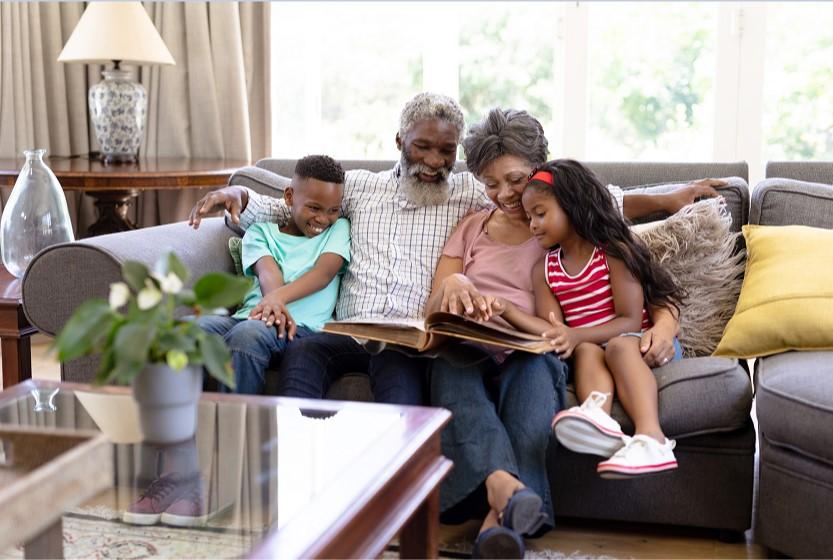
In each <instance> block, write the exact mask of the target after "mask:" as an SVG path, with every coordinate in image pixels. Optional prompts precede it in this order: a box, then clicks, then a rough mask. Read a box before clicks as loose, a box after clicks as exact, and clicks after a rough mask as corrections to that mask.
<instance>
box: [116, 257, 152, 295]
mask: <svg viewBox="0 0 833 560" xmlns="http://www.w3.org/2000/svg"><path fill="white" fill-rule="evenodd" d="M121 275H122V277H123V278H124V281H125V282H127V285H128V286H130V287H131V288H133V291H134V292H138V291H139V290H141V289H142V288H144V287H145V280H147V279H148V278H150V271H148V267H146V266H145V265H143V264H142V263H140V262H138V261H124V263H122V265H121Z"/></svg>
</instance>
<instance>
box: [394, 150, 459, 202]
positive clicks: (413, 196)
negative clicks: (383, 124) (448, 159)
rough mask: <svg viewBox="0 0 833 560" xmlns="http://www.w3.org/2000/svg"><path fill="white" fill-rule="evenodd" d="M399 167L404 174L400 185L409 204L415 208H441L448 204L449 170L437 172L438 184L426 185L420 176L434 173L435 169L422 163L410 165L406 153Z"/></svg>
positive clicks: (400, 160)
mask: <svg viewBox="0 0 833 560" xmlns="http://www.w3.org/2000/svg"><path fill="white" fill-rule="evenodd" d="M399 167H400V169H401V172H402V174H401V177H400V179H399V183H400V185H401V186H402V191H403V192H404V193H405V198H407V199H408V201H409V202H411V203H412V204H414V205H415V206H439V205H440V204H445V203H446V202H448V196H449V195H448V176H449V173H450V171H449V170H448V169H440V170H439V171H438V172H437V174H438V175H439V176H440V180H439V181H437V182H436V183H424V182H422V181H420V180H419V174H420V173H432V172H433V171H434V170H433V169H431V168H429V167H428V166H426V165H425V164H422V163H415V164H413V165H411V164H409V163H408V160H407V159H405V154H404V153H403V154H402V157H401V158H400V159H399Z"/></svg>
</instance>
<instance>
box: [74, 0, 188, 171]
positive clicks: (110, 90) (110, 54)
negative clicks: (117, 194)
mask: <svg viewBox="0 0 833 560" xmlns="http://www.w3.org/2000/svg"><path fill="white" fill-rule="evenodd" d="M110 61H112V62H113V69H112V70H104V71H103V72H102V75H103V76H104V80H103V81H101V82H99V83H97V84H95V85H93V86H92V87H91V88H90V93H89V105H90V117H91V119H92V123H93V128H94V129H95V135H96V138H98V143H99V145H100V147H101V159H102V160H103V161H104V163H120V162H133V161H136V159H137V154H138V152H139V146H140V145H141V143H142V136H143V135H144V133H145V117H146V114H147V93H146V92H145V88H144V87H143V86H142V84H140V83H138V82H135V81H133V79H132V78H131V75H130V74H131V72H130V71H129V70H122V69H121V64H122V63H127V64H137V65H142V64H175V62H174V58H173V57H172V56H171V53H170V51H168V47H166V46H165V43H164V41H162V37H160V36H159V32H158V31H157V30H156V27H154V25H153V22H152V21H151V20H150V17H149V16H148V14H147V12H146V11H145V8H144V7H143V6H142V4H141V3H140V2H90V3H89V4H88V5H87V9H86V10H84V13H83V14H82V15H81V19H80V20H78V24H77V25H76V26H75V29H74V30H73V31H72V35H70V37H69V40H68V41H67V43H66V45H64V49H63V50H62V51H61V54H60V55H58V62H83V63H87V64H106V63H107V62H110Z"/></svg>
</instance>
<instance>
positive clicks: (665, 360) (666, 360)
mask: <svg viewBox="0 0 833 560" xmlns="http://www.w3.org/2000/svg"><path fill="white" fill-rule="evenodd" d="M669 361H670V359H669V358H665V359H664V360H662V363H663V364H667V363H668V362H669Z"/></svg>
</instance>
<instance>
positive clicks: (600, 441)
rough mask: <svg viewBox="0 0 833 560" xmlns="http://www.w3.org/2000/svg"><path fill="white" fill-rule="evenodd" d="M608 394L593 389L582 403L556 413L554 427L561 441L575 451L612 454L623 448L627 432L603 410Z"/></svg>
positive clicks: (606, 455) (604, 454) (556, 435)
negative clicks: (624, 432)
mask: <svg viewBox="0 0 833 560" xmlns="http://www.w3.org/2000/svg"><path fill="white" fill-rule="evenodd" d="M607 397H608V396H607V395H606V394H605V393H600V392H599V391H593V392H592V393H590V396H589V397H587V400H585V401H584V402H583V403H582V405H581V406H574V407H572V408H570V409H569V410H562V411H561V412H559V413H558V414H556V415H555V418H553V421H552V429H553V431H554V432H555V437H556V438H558V441H559V442H560V443H561V445H563V446H564V447H566V448H567V449H570V450H571V451H575V452H576V453H590V454H592V455H601V456H602V457H610V456H611V455H613V454H614V453H616V452H617V451H618V450H619V449H621V448H622V446H623V445H624V442H623V440H622V438H623V437H625V434H623V433H622V427H621V426H619V422H617V421H616V420H614V419H613V418H611V417H610V415H609V414H608V413H607V412H605V411H604V409H603V408H602V405H604V403H605V402H606V401H607Z"/></svg>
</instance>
